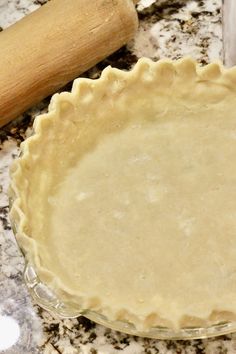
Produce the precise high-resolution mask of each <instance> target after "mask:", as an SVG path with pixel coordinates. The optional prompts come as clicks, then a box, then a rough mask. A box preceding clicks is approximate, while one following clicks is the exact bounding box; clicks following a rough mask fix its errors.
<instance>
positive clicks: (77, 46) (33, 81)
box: [0, 0, 138, 126]
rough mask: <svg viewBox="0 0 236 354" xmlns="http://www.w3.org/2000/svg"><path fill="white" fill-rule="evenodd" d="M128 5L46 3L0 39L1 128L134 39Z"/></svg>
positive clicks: (121, 0)
mask: <svg viewBox="0 0 236 354" xmlns="http://www.w3.org/2000/svg"><path fill="white" fill-rule="evenodd" d="M134 3H135V1H132V0H93V1H89V0H76V1H75V0H66V1H64V0H51V1H50V2H48V3H47V4H46V5H44V6H42V7H41V8H40V9H39V10H36V11H35V12H33V13H32V14H30V15H28V16H26V17H25V18H23V19H22V20H21V21H19V22H17V23H16V24H14V25H13V26H11V27H9V28H8V29H6V30H4V31H3V32H1V33H0V53H1V56H0V126H3V125H4V124H6V123H8V122H9V121H10V120H12V119H14V118H15V117H17V115H19V114H20V113H22V112H23V111H25V110H26V109H27V108H29V107H30V106H32V105H33V104H35V103H37V102H39V101H40V100H42V99H43V98H44V97H46V96H48V95H50V94H52V93H54V92H55V91H56V90H58V89H59V88H60V87H62V86H63V85H65V84H66V83H67V82H69V81H71V80H73V79H74V78H75V77H77V76H78V75H79V74H81V73H82V72H84V71H86V70H87V69H89V68H90V67H92V66H93V65H95V64H96V63H98V62H99V61H101V60H102V59H104V58H105V57H106V56H108V55H109V54H111V53H113V52H114V51H115V50H117V49H119V48H120V47H122V46H123V45H124V44H126V43H127V42H128V41H129V40H130V39H131V38H132V37H133V35H134V33H135V31H136V29H137V25H138V19H137V13H136V11H135V7H134Z"/></svg>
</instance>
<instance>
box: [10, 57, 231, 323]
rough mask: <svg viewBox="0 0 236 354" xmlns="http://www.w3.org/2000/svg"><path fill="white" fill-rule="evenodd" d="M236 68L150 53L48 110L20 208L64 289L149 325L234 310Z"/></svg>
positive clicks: (23, 232)
mask: <svg viewBox="0 0 236 354" xmlns="http://www.w3.org/2000/svg"><path fill="white" fill-rule="evenodd" d="M234 78H236V74H235V71H233V70H231V72H230V74H229V71H226V70H225V71H224V70H223V69H222V68H220V67H219V66H218V65H214V64H212V65H209V66H208V67H206V68H201V69H200V68H198V67H196V66H195V64H194V63H193V62H192V61H191V60H190V59H186V60H182V61H179V62H177V63H174V64H173V63H171V62H167V61H164V62H162V63H152V62H150V61H148V60H145V59H144V60H142V61H140V62H139V63H138V64H137V65H136V67H135V69H134V70H133V71H131V72H130V73H123V72H119V71H117V70H115V69H108V70H106V71H105V73H104V74H103V76H102V78H101V79H100V80H97V81H96V82H95V83H94V82H93V81H92V80H81V81H77V83H78V84H75V85H74V89H73V91H72V94H69V93H64V94H61V95H59V96H56V97H55V98H54V101H53V102H52V103H51V108H50V110H49V113H48V114H47V115H44V116H42V117H39V118H38V120H37V122H36V124H35V130H36V134H35V135H34V136H33V137H31V138H29V139H28V141H26V142H25V144H24V146H23V157H21V159H20V160H19V161H18V162H17V163H16V164H15V165H14V167H13V172H12V175H13V184H12V189H13V190H14V192H15V193H16V194H17V195H18V198H17V199H16V201H15V203H14V205H13V208H12V211H11V214H12V219H14V218H15V219H17V217H18V223H19V231H18V239H19V242H20V244H21V246H22V247H23V249H24V250H25V251H26V256H27V258H28V259H29V260H30V261H31V262H33V263H34V264H35V266H36V268H37V270H38V273H39V276H40V278H41V279H42V280H43V281H44V282H45V283H46V284H49V285H50V286H51V287H52V288H53V289H54V290H55V292H56V293H58V294H59V295H60V296H61V297H62V298H63V299H66V300H67V301H69V302H70V301H71V303H72V304H73V305H75V304H77V306H78V308H84V309H85V308H89V309H93V310H95V311H97V312H99V313H102V314H104V315H105V316H107V317H108V318H109V319H120V320H129V321H131V322H133V323H134V324H135V325H136V326H137V327H138V328H142V329H148V328H149V327H151V326H155V325H167V326H169V327H172V328H177V327H181V326H188V325H192V324H198V325H209V324H211V323H213V322H216V319H217V320H224V319H226V317H227V318H232V319H234V318H235V313H236V296H235V295H236V261H235V254H236V165H235V163H234V160H235V156H236V101H235V88H236V85H235V83H234ZM19 211H20V212H21V213H24V217H22V215H21V214H20V212H19ZM19 215H21V217H19Z"/></svg>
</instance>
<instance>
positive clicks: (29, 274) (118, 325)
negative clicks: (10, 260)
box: [9, 189, 236, 340]
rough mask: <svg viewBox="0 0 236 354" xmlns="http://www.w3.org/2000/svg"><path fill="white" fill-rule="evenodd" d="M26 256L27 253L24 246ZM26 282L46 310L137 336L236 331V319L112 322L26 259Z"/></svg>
mask: <svg viewBox="0 0 236 354" xmlns="http://www.w3.org/2000/svg"><path fill="white" fill-rule="evenodd" d="M13 201H14V193H13V192H12V190H11V189H10V190H9V204H10V208H11V206H12V203H13ZM11 225H12V230H13V233H14V235H16V234H17V227H18V225H17V221H16V220H13V219H11ZM21 251H22V253H23V255H24V252H23V250H22V249H21ZM24 281H25V283H26V286H27V288H28V290H29V292H30V294H31V296H32V298H33V299H34V301H35V302H36V303H37V304H38V305H39V306H40V307H42V308H43V309H45V310H47V311H49V312H51V313H52V314H53V315H55V316H57V317H60V318H62V319H63V318H64V319H65V318H76V317H79V316H84V317H86V318H88V319H90V320H92V321H94V322H96V323H98V324H101V325H103V326H105V327H108V328H111V329H113V330H116V331H119V332H123V333H127V334H130V335H134V336H140V337H146V338H154V339H169V340H170V339H198V338H209V337H215V336H220V335H224V334H228V333H231V332H235V331H236V322H234V321H228V320H226V321H224V322H222V321H221V322H218V323H215V324H213V325H211V326H209V327H194V326H193V327H186V328H181V329H179V330H173V329H170V328H167V327H160V326H158V327H152V328H150V329H149V330H148V331H145V332H142V331H139V330H137V329H136V328H135V326H134V325H133V324H132V323H129V322H125V321H110V320H109V319H108V318H106V317H105V316H104V315H102V314H100V313H98V312H95V311H91V310H88V309H84V308H81V309H80V310H79V311H78V309H75V308H73V307H72V306H71V304H69V303H66V302H65V301H62V300H61V299H60V298H58V297H57V296H56V295H55V293H54V292H53V291H52V289H50V288H49V287H48V286H47V285H45V284H44V283H43V282H42V281H41V280H40V279H39V277H38V275H37V271H36V269H35V267H34V265H33V264H30V263H29V262H28V261H27V259H26V258H25V269H24Z"/></svg>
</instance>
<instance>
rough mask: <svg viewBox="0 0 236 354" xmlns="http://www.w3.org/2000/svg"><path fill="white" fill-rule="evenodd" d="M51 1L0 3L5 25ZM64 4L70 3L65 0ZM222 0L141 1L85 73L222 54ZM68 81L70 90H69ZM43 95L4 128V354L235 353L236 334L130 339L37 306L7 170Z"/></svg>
mask: <svg viewBox="0 0 236 354" xmlns="http://www.w3.org/2000/svg"><path fill="white" fill-rule="evenodd" d="M46 1H47V0H0V30H4V29H5V28H6V27H8V26H9V25H11V24H13V23H14V22H16V21H17V20H19V19H20V18H22V17H23V16H24V15H26V14H27V13H29V12H31V11H34V10H35V9H37V8H38V7H39V6H41V5H43V4H44V3H45V2H46ZM65 1H66V0H65ZM221 7H222V3H221V0H213V1H210V0H206V1H199V0H194V1H190V0H189V1H188V0H169V1H168V0H156V1H155V0H141V1H140V2H139V3H138V5H137V10H138V13H139V19H140V28H139V31H138V34H137V36H136V38H135V40H134V41H133V42H132V43H130V44H129V45H128V46H127V47H124V48H122V49H120V50H119V51H118V52H116V53H115V54H113V55H111V56H110V57H109V58H107V59H106V60H104V61H103V62H102V63H100V64H98V65H97V66H96V67H95V68H92V69H91V70H89V71H88V72H87V73H85V74H84V76H86V77H90V78H96V77H98V76H99V73H100V72H101V70H102V69H103V68H104V67H105V66H107V65H108V64H111V65H112V66H115V67H118V68H123V69H128V68H130V67H131V66H132V65H133V64H134V63H135V62H136V61H137V59H138V58H139V57H141V56H147V57H150V58H153V59H156V60H157V59H159V58H163V57H168V58H173V59H176V58H179V57H181V56H183V55H191V56H193V57H194V58H195V59H197V61H199V62H201V63H208V62H209V61H212V60H215V59H216V60H219V59H221V57H222V38H221V37H222V35H221V33H222V26H221ZM70 87H71V84H68V85H67V87H66V89H70ZM48 103H49V99H45V100H44V101H43V102H41V103H39V104H38V105H37V106H35V107H33V108H32V109H30V110H29V111H27V112H26V113H25V114H23V115H22V116H20V117H19V118H18V119H17V120H15V121H14V122H13V123H11V124H10V125H8V126H6V127H4V128H3V129H0V317H1V316H3V315H8V316H11V317H13V318H14V319H15V320H16V321H17V322H18V324H19V326H20V339H19V340H18V342H17V343H16V344H15V345H14V346H13V347H11V348H10V349H8V350H6V351H5V352H4V353H5V354H36V353H37V354H41V353H45V354H47V353H48V354H51V353H52V354H54V353H55V354H57V353H65V354H77V353H83V354H117V353H122V354H144V353H146V354H157V353H161V354H204V353H205V354H226V353H230V354H233V353H236V334H232V335H227V336H223V337H219V338H216V339H205V340H193V341H161V340H159V341H158V340H150V339H143V338H136V337H131V336H129V335H125V334H120V333H117V332H115V331H112V330H109V329H106V328H104V327H102V326H99V325H95V324H94V323H92V322H90V321H89V320H87V319H85V318H78V319H73V320H63V321H62V320H59V319H56V318H53V317H52V316H51V315H50V314H49V313H47V312H46V311H44V310H42V309H40V308H39V307H38V306H37V305H35V304H33V303H32V300H31V298H30V296H29V294H28V291H27V289H26V287H25V285H24V283H23V280H22V272H23V269H24V259H23V257H22V255H21V253H20V251H19V250H18V248H17V245H16V242H15V239H14V237H13V234H12V231H11V228H10V225H9V221H8V198H7V188H8V184H9V175H8V170H9V166H10V164H11V162H12V160H13V159H14V158H15V157H16V156H17V153H18V149H19V144H20V142H21V141H22V140H24V139H25V137H26V136H27V135H28V134H30V131H31V126H32V122H33V120H34V117H35V116H36V115H37V114H38V113H40V112H43V111H45V110H46V107H47V105H48Z"/></svg>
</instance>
